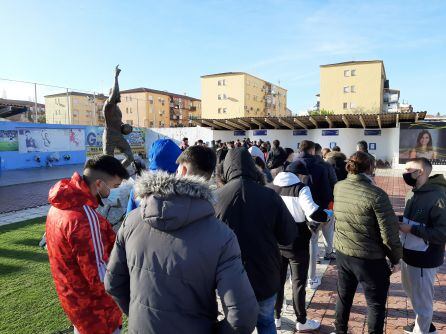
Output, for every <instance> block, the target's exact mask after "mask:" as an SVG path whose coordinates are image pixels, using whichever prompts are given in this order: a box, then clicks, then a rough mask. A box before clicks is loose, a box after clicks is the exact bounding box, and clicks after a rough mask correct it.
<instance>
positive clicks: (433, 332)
mask: <svg viewBox="0 0 446 334" xmlns="http://www.w3.org/2000/svg"><path fill="white" fill-rule="evenodd" d="M414 328H415V323H411V324H410V325H407V326H404V327H403V330H404V333H407V334H412V333H413V332H414V331H413V330H414ZM436 333H437V328H436V327H435V326H434V324H433V323H431V326H430V327H429V334H436Z"/></svg>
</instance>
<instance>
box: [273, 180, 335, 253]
mask: <svg viewBox="0 0 446 334" xmlns="http://www.w3.org/2000/svg"><path fill="white" fill-rule="evenodd" d="M270 187H271V188H272V189H274V190H275V191H276V192H277V194H279V195H280V196H281V197H282V199H283V201H284V202H285V205H286V206H287V208H288V210H289V211H290V213H291V215H292V216H293V218H294V221H295V222H296V224H297V227H298V230H299V233H298V237H297V238H296V239H295V240H294V242H293V244H292V245H290V246H282V245H281V246H279V247H280V250H281V251H282V253H284V252H290V251H291V252H292V251H294V252H296V251H298V250H307V251H308V246H309V241H310V239H311V231H310V229H309V228H308V225H309V224H312V223H313V222H318V223H322V222H326V221H327V220H328V216H327V214H326V213H325V212H324V210H323V209H321V208H319V206H318V205H317V204H316V203H314V201H313V197H312V196H311V191H310V188H309V187H308V186H306V185H305V184H303V183H302V182H301V181H300V179H299V177H298V176H297V175H296V174H294V173H290V172H281V173H279V174H277V176H276V178H275V179H274V181H273V184H272V185H271V186H270ZM290 255H292V254H290Z"/></svg>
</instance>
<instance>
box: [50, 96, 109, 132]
mask: <svg viewBox="0 0 446 334" xmlns="http://www.w3.org/2000/svg"><path fill="white" fill-rule="evenodd" d="M106 100H107V96H105V95H102V94H97V95H96V94H86V93H80V92H68V93H60V94H53V95H46V96H45V117H46V123H48V124H76V125H104V122H105V119H104V115H103V113H102V108H103V106H104V103H105V101H106Z"/></svg>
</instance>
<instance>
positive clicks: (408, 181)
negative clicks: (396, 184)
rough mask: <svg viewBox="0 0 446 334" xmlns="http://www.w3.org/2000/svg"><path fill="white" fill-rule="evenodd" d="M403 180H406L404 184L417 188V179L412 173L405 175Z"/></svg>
mask: <svg viewBox="0 0 446 334" xmlns="http://www.w3.org/2000/svg"><path fill="white" fill-rule="evenodd" d="M403 179H404V182H406V184H407V185H409V186H411V187H415V185H416V184H417V179H414V178H413V176H412V173H410V172H408V173H404V174H403Z"/></svg>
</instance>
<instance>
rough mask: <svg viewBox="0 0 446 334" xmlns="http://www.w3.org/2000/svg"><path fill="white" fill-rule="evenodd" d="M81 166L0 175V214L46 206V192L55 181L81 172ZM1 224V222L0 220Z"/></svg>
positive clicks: (21, 170) (11, 172)
mask: <svg viewBox="0 0 446 334" xmlns="http://www.w3.org/2000/svg"><path fill="white" fill-rule="evenodd" d="M82 168H83V165H82V164H76V165H68V166H58V167H51V168H45V167H42V168H31V169H19V170H11V171H3V172H2V173H0V198H1V199H2V200H1V201H0V214H4V213H11V212H15V211H21V210H24V209H29V208H36V207H39V206H42V205H46V204H48V192H49V190H50V188H51V187H52V186H53V185H54V183H56V181H57V180H60V179H62V178H67V177H71V175H73V173H74V172H75V171H78V172H81V171H82ZM0 223H1V220H0Z"/></svg>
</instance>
